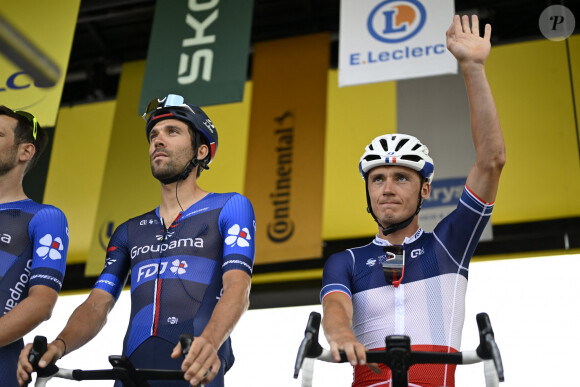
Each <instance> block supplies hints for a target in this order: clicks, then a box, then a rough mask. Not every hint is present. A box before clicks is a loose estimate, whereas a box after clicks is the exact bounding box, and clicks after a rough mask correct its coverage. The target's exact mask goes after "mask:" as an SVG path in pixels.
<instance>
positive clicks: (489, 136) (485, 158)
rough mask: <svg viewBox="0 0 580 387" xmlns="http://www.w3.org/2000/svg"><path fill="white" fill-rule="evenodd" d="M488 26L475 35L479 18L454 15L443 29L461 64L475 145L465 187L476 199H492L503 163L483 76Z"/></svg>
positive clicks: (502, 146)
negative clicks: (474, 157)
mask: <svg viewBox="0 0 580 387" xmlns="http://www.w3.org/2000/svg"><path fill="white" fill-rule="evenodd" d="M490 37H491V26H490V25H486V26H485V29H484V36H483V37H480V36H479V21H478V19H477V17H476V16H473V18H472V27H471V28H470V26H469V18H468V17H467V16H464V17H463V19H460V18H459V16H457V15H456V16H455V18H454V19H453V23H452V24H451V26H450V27H449V30H448V31H447V48H448V49H449V51H451V53H452V54H453V55H454V56H455V58H456V59H457V61H458V62H459V66H460V67H461V71H462V73H463V78H464V79H465V85H466V89H467V96H468V98H469V112H470V118H471V135H472V138H473V144H474V146H475V152H476V161H475V165H474V166H473V168H472V169H471V171H470V172H469V175H468V177H467V187H469V189H470V190H471V191H472V192H473V193H474V194H475V195H477V196H478V197H479V198H480V199H482V200H483V201H485V202H488V203H492V202H494V201H495V197H496V194H497V189H498V185H499V178H500V174H501V170H502V168H503V166H504V164H505V143H504V140H503V135H502V132H501V127H500V123H499V118H498V114H497V110H496V106H495V102H494V99H493V95H492V93H491V88H490V86H489V83H488V81H487V77H486V75H485V61H486V59H487V57H488V56H489V52H490V48H491V45H490Z"/></svg>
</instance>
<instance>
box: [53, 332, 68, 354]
mask: <svg viewBox="0 0 580 387" xmlns="http://www.w3.org/2000/svg"><path fill="white" fill-rule="evenodd" d="M57 340H60V341H62V344H63V345H64V353H63V354H62V356H61V357H60V359H62V357H63V356H64V355H66V341H64V339H63V338H62V337H57V338H56V339H54V341H57Z"/></svg>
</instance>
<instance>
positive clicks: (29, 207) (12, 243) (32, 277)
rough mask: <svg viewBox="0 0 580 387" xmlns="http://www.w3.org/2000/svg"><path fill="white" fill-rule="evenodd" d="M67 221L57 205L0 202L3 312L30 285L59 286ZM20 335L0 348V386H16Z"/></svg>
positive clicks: (27, 201) (0, 305)
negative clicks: (17, 338) (14, 340)
mask: <svg viewBox="0 0 580 387" xmlns="http://www.w3.org/2000/svg"><path fill="white" fill-rule="evenodd" d="M67 249H68V224H67V220H66V217H65V215H64V214H63V212H62V211H61V210H59V209H58V208H56V207H53V206H49V205H44V204H39V203H36V202H34V201H32V200H30V199H26V200H21V201H17V202H11V203H3V204H0V308H2V313H1V314H0V316H4V315H5V314H6V313H8V312H10V311H11V310H12V309H13V308H14V307H15V306H16V305H18V303H19V302H20V301H22V300H23V299H25V298H26V297H27V296H28V291H29V289H30V287H32V286H35V285H44V286H48V287H50V288H52V289H54V290H56V291H57V292H59V291H60V289H61V287H62V281H63V279H64V272H65V268H66V253H67ZM0 318H1V317H0ZM23 346H24V345H23V342H22V339H20V340H18V341H16V342H14V343H12V344H10V345H7V346H5V347H1V348H0V381H2V382H1V384H2V386H17V385H18V384H17V382H16V364H17V361H18V356H19V355H20V350H21V349H22V348H23Z"/></svg>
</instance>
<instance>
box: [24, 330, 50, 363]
mask: <svg viewBox="0 0 580 387" xmlns="http://www.w3.org/2000/svg"><path fill="white" fill-rule="evenodd" d="M46 347H47V344H46V337H44V336H36V337H34V342H33V343H32V349H31V350H30V353H29V354H28V362H29V363H30V364H31V365H32V368H33V369H34V371H38V362H39V361H40V358H41V357H42V355H44V353H45V352H46Z"/></svg>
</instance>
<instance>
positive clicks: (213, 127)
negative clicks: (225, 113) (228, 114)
mask: <svg viewBox="0 0 580 387" xmlns="http://www.w3.org/2000/svg"><path fill="white" fill-rule="evenodd" d="M203 124H204V125H205V127H206V128H207V129H208V130H209V131H210V132H212V133H213V130H214V129H215V126H214V125H213V122H211V120H210V119H209V118H208V119H207V120H205V121H203Z"/></svg>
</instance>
